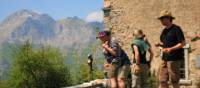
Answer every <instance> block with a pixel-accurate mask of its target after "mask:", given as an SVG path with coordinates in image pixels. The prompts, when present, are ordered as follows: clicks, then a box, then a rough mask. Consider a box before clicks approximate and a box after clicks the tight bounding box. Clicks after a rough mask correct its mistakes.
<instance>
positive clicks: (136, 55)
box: [133, 45, 140, 65]
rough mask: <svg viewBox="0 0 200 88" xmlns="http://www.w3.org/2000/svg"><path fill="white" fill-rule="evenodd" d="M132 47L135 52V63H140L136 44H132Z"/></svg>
mask: <svg viewBox="0 0 200 88" xmlns="http://www.w3.org/2000/svg"><path fill="white" fill-rule="evenodd" d="M133 49H134V52H135V54H134V55H135V59H136V64H137V65H139V64H140V55H139V49H138V47H137V46H136V45H133Z"/></svg>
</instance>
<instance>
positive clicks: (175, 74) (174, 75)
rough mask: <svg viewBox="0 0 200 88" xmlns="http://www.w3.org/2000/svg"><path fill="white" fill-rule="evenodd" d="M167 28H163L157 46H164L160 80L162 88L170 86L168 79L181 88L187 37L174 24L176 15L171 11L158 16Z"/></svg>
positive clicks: (176, 87)
mask: <svg viewBox="0 0 200 88" xmlns="http://www.w3.org/2000/svg"><path fill="white" fill-rule="evenodd" d="M158 19H159V20H160V22H161V23H162V25H163V26H165V28H164V29H163V31H162V33H161V36H160V42H159V43H156V44H155V46H156V47H159V46H160V47H162V48H163V49H162V52H163V55H162V62H161V65H160V71H159V82H160V87H161V88H169V84H168V81H169V80H170V82H171V83H172V86H173V88H179V79H180V65H181V61H182V60H184V49H183V47H184V45H185V37H184V35H183V31H182V29H181V28H180V27H179V26H177V25H175V24H173V20H174V19H175V17H173V16H172V14H171V12H170V11H167V10H164V11H161V13H160V16H159V17H158Z"/></svg>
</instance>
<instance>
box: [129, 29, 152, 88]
mask: <svg viewBox="0 0 200 88" xmlns="http://www.w3.org/2000/svg"><path fill="white" fill-rule="evenodd" d="M133 36H134V39H133V42H132V44H131V47H132V50H133V54H134V57H133V59H132V61H131V63H132V66H131V70H132V71H131V73H132V88H149V86H148V85H147V79H148V78H149V74H150V70H149V69H150V67H151V65H150V64H151V61H152V59H153V51H152V49H151V45H150V43H149V42H148V40H147V38H146V37H145V35H144V34H143V32H142V30H134V33H133ZM146 52H149V53H150V58H149V60H148V59H147V58H146Z"/></svg>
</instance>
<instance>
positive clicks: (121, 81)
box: [118, 78, 125, 88]
mask: <svg viewBox="0 0 200 88" xmlns="http://www.w3.org/2000/svg"><path fill="white" fill-rule="evenodd" d="M118 84H119V88H125V78H118Z"/></svg>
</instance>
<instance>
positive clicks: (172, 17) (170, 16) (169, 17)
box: [157, 16, 175, 20]
mask: <svg viewBox="0 0 200 88" xmlns="http://www.w3.org/2000/svg"><path fill="white" fill-rule="evenodd" d="M163 18H171V19H172V20H174V19H175V17H173V16H161V17H158V18H157V19H159V20H161V19H163Z"/></svg>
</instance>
